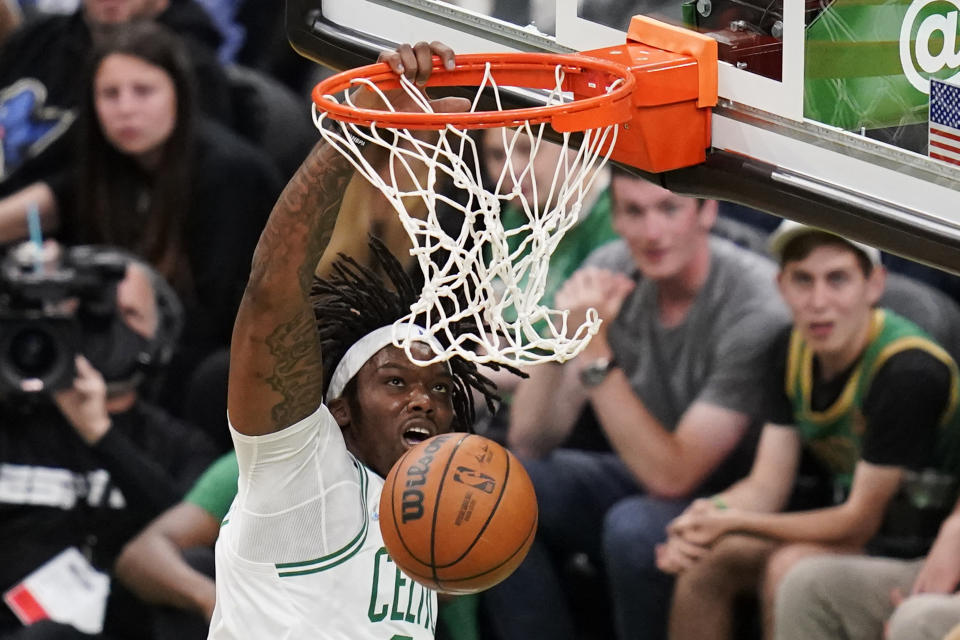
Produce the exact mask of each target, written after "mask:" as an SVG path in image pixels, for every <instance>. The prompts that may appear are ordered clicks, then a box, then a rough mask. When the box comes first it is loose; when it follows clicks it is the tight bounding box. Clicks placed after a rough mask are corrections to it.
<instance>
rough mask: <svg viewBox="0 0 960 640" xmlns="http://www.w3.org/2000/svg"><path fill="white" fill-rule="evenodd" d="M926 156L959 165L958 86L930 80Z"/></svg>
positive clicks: (959, 113)
mask: <svg viewBox="0 0 960 640" xmlns="http://www.w3.org/2000/svg"><path fill="white" fill-rule="evenodd" d="M927 148H928V155H929V156H930V157H931V158H936V159H937V160H943V161H944V162H949V163H951V164H955V165H960V86H958V85H956V84H953V83H951V82H944V81H943V80H937V79H936V78H930V137H929V145H928V147H927Z"/></svg>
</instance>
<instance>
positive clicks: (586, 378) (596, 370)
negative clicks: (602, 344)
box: [580, 358, 617, 389]
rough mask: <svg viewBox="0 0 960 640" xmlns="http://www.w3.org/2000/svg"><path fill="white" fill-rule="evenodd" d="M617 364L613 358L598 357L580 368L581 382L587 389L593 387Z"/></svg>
mask: <svg viewBox="0 0 960 640" xmlns="http://www.w3.org/2000/svg"><path fill="white" fill-rule="evenodd" d="M616 366H617V363H616V362H614V361H613V359H612V358H597V359H596V360H594V361H593V362H591V363H589V364H587V365H586V366H585V367H584V368H583V369H580V384H582V385H583V386H584V387H586V388H587V389H593V388H594V387H596V386H597V385H599V384H600V383H601V382H603V381H604V379H605V378H606V377H607V374H608V373H610V371H611V370H612V369H613V368H614V367H616Z"/></svg>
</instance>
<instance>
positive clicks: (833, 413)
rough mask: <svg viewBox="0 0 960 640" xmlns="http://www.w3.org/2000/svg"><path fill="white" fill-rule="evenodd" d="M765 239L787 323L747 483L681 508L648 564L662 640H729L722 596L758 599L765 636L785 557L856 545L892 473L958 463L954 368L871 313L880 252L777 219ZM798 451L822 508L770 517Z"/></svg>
mask: <svg viewBox="0 0 960 640" xmlns="http://www.w3.org/2000/svg"><path fill="white" fill-rule="evenodd" d="M770 242H771V250H772V252H773V253H774V254H775V255H776V256H777V257H778V258H779V260H780V264H781V270H780V274H779V276H778V279H777V282H778V284H779V287H780V292H781V294H782V296H783V299H784V300H785V301H786V303H787V305H788V306H789V307H790V309H791V311H792V312H793V318H794V323H793V327H792V328H791V329H788V330H784V331H783V332H782V333H781V334H780V335H779V336H778V338H777V339H776V340H775V342H774V344H773V346H772V347H771V349H770V351H769V354H768V357H767V365H766V367H763V377H762V378H761V379H762V380H764V381H765V383H766V385H765V386H766V393H767V397H768V398H770V399H771V406H770V407H769V409H768V414H767V418H768V423H767V425H766V426H765V427H764V431H763V434H762V436H761V440H760V445H759V449H758V453H757V457H756V460H755V462H754V466H753V469H752V470H751V473H750V475H749V476H748V477H747V478H745V479H744V480H742V481H740V482H738V483H736V484H734V485H733V486H732V487H730V488H729V489H727V490H725V491H724V492H722V493H719V494H717V495H715V496H713V498H711V499H704V500H698V501H696V502H694V503H693V504H692V505H691V506H690V507H689V508H688V509H687V510H686V511H685V513H684V514H683V515H681V516H680V517H679V518H677V519H676V520H675V521H674V522H673V523H671V525H670V529H669V531H670V539H669V541H668V543H667V544H666V545H663V546H662V547H660V549H659V550H658V565H659V566H660V567H661V568H662V569H664V570H665V571H668V572H670V573H676V574H679V576H678V579H677V584H676V589H675V591H674V597H673V606H672V610H671V614H670V638H671V639H674V640H682V639H684V638H691V639H692V638H697V639H698V640H699V639H702V638H729V637H732V618H733V616H732V611H733V605H734V603H735V601H736V600H737V598H738V597H740V596H743V595H749V594H751V593H757V592H758V591H762V593H761V596H762V603H763V607H764V612H765V614H766V616H767V617H766V619H765V629H766V630H767V633H768V636H769V635H770V633H771V632H772V620H771V618H772V615H771V614H772V612H773V609H772V606H773V597H774V595H775V593H776V589H777V587H778V585H779V584H780V582H781V580H782V578H783V576H784V575H785V574H786V572H787V571H788V570H789V569H790V567H791V566H793V564H794V563H795V562H796V561H797V560H798V559H799V558H802V557H804V556H808V555H811V554H814V553H824V552H833V553H851V552H858V551H860V550H862V549H863V548H864V546H865V545H866V544H867V543H868V541H870V540H871V538H873V537H874V535H875V534H876V533H877V532H878V530H879V528H880V525H881V522H882V520H883V516H884V512H885V510H886V508H887V505H888V504H889V503H890V500H891V499H892V498H893V497H894V495H895V493H896V492H897V490H898V489H899V488H900V485H901V480H902V479H903V478H904V472H905V471H906V470H909V469H913V470H920V469H928V468H929V469H940V470H950V469H955V468H956V464H957V461H958V460H960V458H958V455H960V449H958V444H960V416H958V415H957V412H956V397H957V393H958V390H960V387H958V377H957V366H956V364H955V363H954V361H953V359H952V358H951V357H950V355H949V354H948V353H947V352H946V351H944V350H943V349H942V348H941V347H940V346H939V345H937V344H936V343H935V342H933V340H932V339H930V338H929V337H928V336H927V334H926V333H924V332H923V331H922V330H921V329H920V328H919V327H917V326H916V325H915V324H914V323H912V322H910V321H908V320H906V319H905V318H902V317H900V316H898V315H896V314H895V313H893V312H891V311H889V310H882V309H877V308H876V307H875V305H876V303H877V301H878V300H879V299H880V296H881V294H882V292H883V288H884V275H885V273H884V270H883V267H882V266H881V263H880V252H879V251H877V250H876V249H874V248H872V247H868V246H866V245H861V244H859V243H854V242H852V241H848V240H846V239H844V238H841V237H839V236H836V235H833V234H830V233H826V232H823V231H820V230H818V229H815V228H813V227H808V226H805V225H801V224H798V223H794V222H791V221H785V222H783V223H782V224H781V226H780V227H779V228H778V230H777V232H776V233H775V234H774V235H773V236H771V241H770ZM908 427H909V428H908ZM802 448H806V449H808V450H809V451H810V453H811V454H812V455H813V456H814V457H815V458H817V459H818V460H820V461H821V463H822V464H823V465H824V467H825V468H826V469H828V470H829V474H830V476H831V481H832V485H833V487H834V488H835V491H834V492H833V493H834V496H835V497H834V503H833V504H832V505H827V506H825V507H824V508H820V509H814V510H807V511H800V512H793V513H775V512H777V511H780V510H781V509H782V508H783V507H784V505H785V504H786V500H787V498H788V496H789V494H790V491H791V487H792V485H793V482H794V479H795V476H796V469H797V463H798V460H799V458H800V453H801V450H802Z"/></svg>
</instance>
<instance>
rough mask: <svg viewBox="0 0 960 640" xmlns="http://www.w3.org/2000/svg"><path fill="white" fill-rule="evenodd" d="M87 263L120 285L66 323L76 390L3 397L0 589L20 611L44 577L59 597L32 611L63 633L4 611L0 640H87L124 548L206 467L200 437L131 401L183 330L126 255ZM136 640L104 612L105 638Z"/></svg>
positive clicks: (128, 623) (125, 623)
mask: <svg viewBox="0 0 960 640" xmlns="http://www.w3.org/2000/svg"><path fill="white" fill-rule="evenodd" d="M26 246H30V247H31V248H32V246H33V245H26ZM46 247H47V248H46V251H48V252H49V251H55V250H56V248H57V247H56V245H54V244H52V243H51V244H48V245H46ZM81 250H85V248H76V249H74V250H71V252H70V255H71V256H76V255H79V252H80V251H81ZM48 255H50V254H48ZM87 255H92V256H93V258H94V259H96V260H97V261H98V262H99V263H101V264H103V263H104V261H107V260H109V261H110V262H111V263H112V264H117V265H120V268H121V269H123V270H124V271H125V277H123V279H122V280H120V281H119V283H118V282H116V281H113V283H112V284H110V281H108V280H105V281H104V283H103V289H104V290H105V291H106V292H109V293H107V294H106V296H105V298H106V299H107V300H115V307H114V308H112V309H109V311H106V310H105V309H104V308H102V307H100V306H96V307H94V306H93V304H92V303H90V302H89V301H88V300H86V299H84V298H82V297H81V298H80V302H79V308H78V309H77V311H76V314H75V317H76V318H78V320H79V321H80V322H81V323H82V326H83V327H84V331H83V333H82V335H83V336H84V339H83V341H82V352H83V354H84V355H78V356H77V357H76V363H75V364H76V374H75V378H74V379H73V380H72V382H71V381H68V385H69V386H67V387H66V388H60V389H57V390H50V391H43V392H34V393H33V394H31V395H24V394H23V393H22V392H18V391H15V390H11V389H10V388H7V389H5V391H4V392H3V393H2V396H0V416H2V417H0V422H2V423H3V428H2V429H0V514H2V517H0V542H2V544H3V548H4V549H6V550H7V553H6V555H5V560H4V563H3V565H2V569H0V589H2V591H3V592H4V593H6V594H8V596H10V597H11V598H12V599H11V600H9V601H10V602H21V603H22V602H24V601H23V600H19V599H17V598H14V597H13V596H14V595H15V594H20V596H21V597H24V596H23V592H24V591H27V592H30V591H31V588H32V585H33V584H34V583H35V582H36V581H38V580H42V578H40V577H39V576H38V573H37V572H38V570H39V569H40V568H41V567H44V568H45V569H44V571H45V574H46V576H47V578H46V579H47V580H55V581H58V582H60V584H61V587H62V591H61V593H60V594H59V595H55V596H53V595H51V594H50V592H46V594H45V596H44V597H45V599H44V600H43V602H42V603H41V606H42V608H43V609H44V610H46V611H47V613H48V614H49V615H50V616H51V617H52V618H53V619H59V620H60V622H61V623H62V624H59V623H54V622H51V621H47V622H44V623H38V624H37V625H33V626H29V627H24V626H23V623H21V621H20V620H18V619H17V617H15V616H14V611H15V610H18V611H20V614H21V615H24V616H25V617H26V618H27V619H30V617H31V615H33V614H35V613H36V609H33V608H31V607H3V608H2V610H0V637H2V638H8V637H15V638H46V637H58V638H70V637H85V636H83V635H82V634H80V632H79V631H76V630H74V629H72V627H71V626H70V624H77V625H79V626H80V628H84V629H86V630H87V632H89V633H90V634H93V633H95V632H96V631H97V626H98V622H99V621H100V620H102V612H103V607H104V603H105V601H106V598H107V587H106V585H105V583H106V578H104V577H103V576H104V574H108V573H109V572H110V570H111V567H112V565H113V562H114V560H115V559H116V557H117V555H118V554H119V553H120V550H121V548H122V547H123V545H124V544H125V543H126V541H127V540H128V539H129V538H130V537H132V536H133V535H134V534H135V533H136V532H137V531H139V530H140V529H141V528H142V527H143V526H144V525H145V524H146V523H147V522H149V520H150V519H152V518H153V517H155V516H156V515H157V514H159V513H160V512H161V511H163V510H164V509H166V508H167V507H169V506H171V505H172V504H174V503H176V502H177V501H178V500H179V499H180V497H181V496H182V495H183V493H184V491H185V490H186V489H187V488H188V487H189V486H190V484H191V483H192V482H193V481H194V480H195V479H196V478H197V476H199V475H200V473H201V472H202V471H203V469H204V468H205V467H206V466H207V465H208V464H209V463H210V461H211V460H212V459H213V458H214V455H215V454H214V452H213V449H212V446H211V445H210V443H209V442H208V441H207V439H206V438H205V437H204V436H203V435H202V434H201V433H200V432H198V431H196V430H195V429H192V428H191V427H189V426H187V425H186V424H184V423H181V422H178V421H177V420H175V419H173V418H172V417H170V416H169V415H168V414H166V413H165V412H164V411H163V410H161V409H159V408H158V407H156V406H154V405H152V404H150V403H148V402H146V401H144V400H143V399H142V398H141V397H140V395H139V393H138V388H139V384H140V383H141V381H142V380H143V376H144V374H143V371H142V368H143V366H144V365H145V363H150V364H151V366H162V357H161V356H160V354H162V353H166V352H167V350H168V347H169V346H170V344H171V343H172V341H173V340H174V339H175V327H176V326H178V324H179V323H180V322H181V321H182V318H178V317H177V302H176V299H175V294H174V293H173V292H172V290H171V289H170V287H169V285H167V284H166V283H165V282H164V281H163V279H162V278H161V277H160V275H159V274H158V273H156V272H155V271H154V270H153V269H152V268H150V267H149V266H147V265H146V264H145V263H143V262H140V261H139V260H137V259H135V258H133V257H131V256H129V255H128V254H125V253H122V252H118V251H116V250H114V249H96V250H94V251H93V253H92V254H87ZM54 262H55V261H54ZM71 264H77V262H76V260H73V261H72V262H71ZM124 271H121V272H120V273H124ZM94 314H96V315H94ZM103 315H106V316H107V317H106V318H103V319H102V321H96V320H95V319H99V318H101V316H103ZM38 322H39V321H38ZM64 572H65V573H64ZM71 575H79V576H80V578H79V580H80V581H81V582H83V583H84V584H86V586H84V584H78V582H77V580H71V579H70V576H71ZM90 585H99V587H100V588H99V589H97V588H94V587H93V586H90ZM32 593H33V594H34V595H35V596H37V597H41V596H40V595H38V594H40V592H39V591H33V592H32ZM112 598H113V595H111V599H112ZM77 602H82V603H83V605H82V606H74V604H75V603H77ZM71 612H72V613H73V614H77V616H78V617H82V618H83V619H84V620H85V621H86V623H84V621H83V620H78V619H77V617H75V616H73V615H71ZM98 612H99V614H100V615H99V616H98V615H97V613H98ZM98 618H99V620H98ZM137 631H138V620H136V616H135V615H134V614H133V613H132V611H131V610H129V609H127V608H125V607H113V606H111V607H108V608H107V615H106V622H105V632H106V633H107V634H109V635H110V636H111V637H113V638H123V637H129V638H138V637H139V636H138V635H137ZM44 634H49V635H44Z"/></svg>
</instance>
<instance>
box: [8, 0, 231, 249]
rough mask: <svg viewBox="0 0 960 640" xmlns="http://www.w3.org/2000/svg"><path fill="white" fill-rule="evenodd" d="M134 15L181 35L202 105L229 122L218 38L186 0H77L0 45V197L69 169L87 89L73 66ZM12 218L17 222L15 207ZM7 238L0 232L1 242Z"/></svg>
mask: <svg viewBox="0 0 960 640" xmlns="http://www.w3.org/2000/svg"><path fill="white" fill-rule="evenodd" d="M137 19H149V20H154V21H156V22H158V23H160V24H163V25H165V26H167V27H168V28H170V29H171V30H172V31H174V32H175V33H177V34H178V35H179V36H180V37H182V38H183V39H184V40H185V42H186V43H187V48H188V51H189V56H190V61H191V64H192V65H193V68H194V72H195V75H196V76H197V78H198V80H199V83H198V84H199V87H200V104H201V106H202V107H203V109H204V110H205V111H206V113H207V114H208V115H210V116H212V117H216V118H220V119H222V120H223V121H224V122H225V123H226V124H228V125H229V124H230V123H231V118H232V115H231V111H230V104H229V97H230V96H229V87H228V85H227V80H226V77H225V75H224V73H223V70H222V68H221V67H220V65H219V64H218V63H217V60H216V57H215V56H216V54H215V50H216V48H217V46H218V45H219V43H220V37H219V34H218V33H217V31H216V29H215V28H214V27H213V26H212V25H211V23H210V20H209V18H208V17H207V15H206V13H204V11H203V9H202V8H200V7H199V6H198V5H196V4H195V3H194V1H193V0H82V4H81V6H80V8H79V9H78V10H77V11H76V12H75V13H73V14H71V15H50V16H43V17H41V18H38V19H35V20H32V21H30V22H28V23H24V25H23V27H22V28H20V29H19V30H17V31H16V32H15V33H13V34H11V36H10V37H9V38H8V39H7V41H6V43H4V45H3V47H2V49H0V114H3V115H2V116H0V128H2V129H3V131H4V135H3V136H2V137H0V143H2V145H3V153H2V154H0V197H4V196H8V195H12V194H14V193H16V192H17V191H19V190H20V189H23V188H26V187H28V186H31V185H35V184H36V183H37V182H38V181H50V180H53V179H55V178H56V177H57V176H58V175H59V174H60V173H61V172H62V171H64V170H66V169H67V168H68V167H69V166H71V163H72V161H73V149H74V146H73V144H72V143H71V142H70V141H69V140H67V136H66V135H65V133H66V132H67V131H69V130H70V128H71V127H70V124H71V123H72V121H73V120H74V118H75V110H76V107H77V106H79V105H80V103H81V102H82V100H83V96H84V95H85V94H86V91H87V87H88V84H87V83H86V78H85V77H84V75H83V74H82V73H80V72H79V70H80V67H79V65H80V63H82V62H83V61H84V60H86V58H87V57H88V55H89V53H90V51H91V49H92V47H93V45H94V43H95V42H97V41H98V40H99V39H100V38H101V37H102V36H103V35H104V34H107V33H109V32H110V31H111V30H112V29H114V28H116V26H117V25H120V24H123V23H127V22H130V21H132V20H137ZM44 213H46V212H45V211H44ZM6 215H8V214H7V212H5V211H4V210H3V209H2V208H0V231H2V230H3V229H4V228H5V227H6V225H8V224H10V221H8V220H6V219H5V216H6ZM14 216H15V218H16V219H17V220H19V219H20V218H21V217H22V210H20V211H17V212H16V213H15V214H14ZM9 240H10V237H9V236H8V235H6V234H5V233H4V234H0V242H7V241H9Z"/></svg>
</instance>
